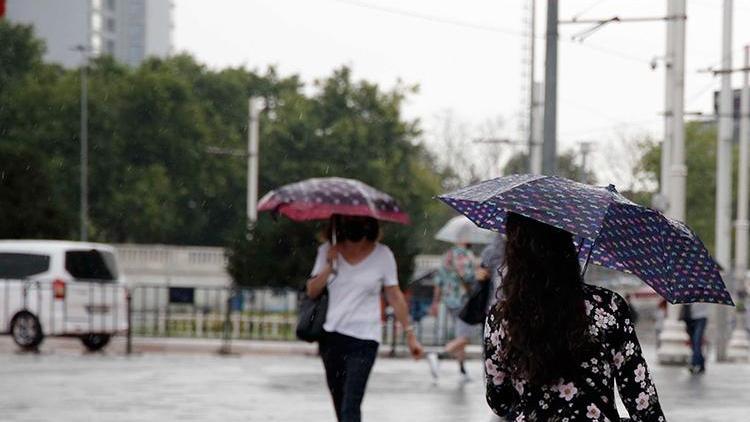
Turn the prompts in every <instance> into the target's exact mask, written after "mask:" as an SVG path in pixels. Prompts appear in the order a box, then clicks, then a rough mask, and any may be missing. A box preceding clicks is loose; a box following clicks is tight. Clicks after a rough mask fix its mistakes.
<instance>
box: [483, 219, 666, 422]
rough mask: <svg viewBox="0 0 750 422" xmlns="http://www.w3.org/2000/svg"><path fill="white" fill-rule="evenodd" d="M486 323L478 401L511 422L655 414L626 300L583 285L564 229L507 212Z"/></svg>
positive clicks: (657, 417) (660, 417)
mask: <svg viewBox="0 0 750 422" xmlns="http://www.w3.org/2000/svg"><path fill="white" fill-rule="evenodd" d="M506 235H507V243H506V249H505V262H504V268H503V279H502V285H501V299H500V301H499V302H498V303H497V304H496V305H495V306H494V307H493V308H492V310H491V311H490V314H489V316H488V318H487V326H486V328H485V373H486V381H487V402H488V403H489V405H490V407H491V408H492V410H493V411H494V412H495V413H497V414H498V415H500V416H502V417H505V418H506V419H508V420H510V421H545V422H550V421H602V422H603V421H619V420H620V416H619V414H618V412H617V407H616V405H615V392H614V389H615V383H617V386H618V388H619V393H620V397H621V398H622V401H623V403H624V404H625V407H626V408H627V410H628V412H629V413H630V417H631V418H632V420H633V421H649V422H651V421H664V420H665V418H664V414H663V413H662V410H661V406H660V404H659V398H658V396H657V394H656V388H655V387H654V384H653V382H652V380H651V376H650V375H649V372H648V366H647V364H646V361H645V360H644V358H643V355H642V353H641V347H640V344H639V342H638V338H637V337H636V334H635V330H634V328H633V318H632V316H631V313H630V309H629V307H628V304H627V302H626V301H625V299H623V298H622V297H621V296H620V295H618V294H616V293H614V292H612V291H610V290H607V289H604V288H600V287H594V286H589V285H587V284H584V283H583V276H582V274H581V268H580V264H579V261H578V254H577V251H576V248H575V245H574V243H573V235H572V234H570V233H569V232H566V231H564V230H560V229H558V228H555V227H552V226H550V225H547V224H544V223H541V222H538V221H536V220H532V219H530V218H527V217H524V216H521V215H518V214H513V213H509V214H508V218H507V222H506Z"/></svg>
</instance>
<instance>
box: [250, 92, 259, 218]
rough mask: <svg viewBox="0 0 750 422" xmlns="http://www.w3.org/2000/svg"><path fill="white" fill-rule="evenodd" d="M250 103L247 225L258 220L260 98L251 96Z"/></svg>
mask: <svg viewBox="0 0 750 422" xmlns="http://www.w3.org/2000/svg"><path fill="white" fill-rule="evenodd" d="M247 103H248V128H247V225H248V228H250V227H252V226H254V225H255V222H256V221H258V137H259V122H258V119H259V118H260V107H258V104H257V103H258V99H257V98H254V97H250V98H249V99H248V100H247Z"/></svg>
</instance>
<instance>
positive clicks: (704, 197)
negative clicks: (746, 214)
mask: <svg viewBox="0 0 750 422" xmlns="http://www.w3.org/2000/svg"><path fill="white" fill-rule="evenodd" d="M716 139H717V136H716V125H715V124H709V123H703V122H689V123H688V124H686V125H685V160H686V164H687V168H688V174H687V192H686V196H687V201H686V210H685V211H686V219H687V224H688V225H689V226H690V227H691V228H692V229H693V230H694V231H695V232H696V233H697V234H698V236H700V238H701V239H702V240H703V242H704V243H705V244H706V247H708V249H709V250H710V251H713V250H714V239H715V236H714V229H715V219H716V211H715V207H714V205H715V204H716ZM735 148H736V147H735ZM736 152H737V151H735V152H734V153H733V157H735V161H736V157H737V153H736ZM660 160H661V151H660V145H659V144H653V145H651V147H650V148H649V149H648V150H646V151H645V153H644V155H643V158H642V160H641V165H642V168H643V170H644V171H645V172H646V174H648V175H649V177H650V178H651V179H652V180H654V181H658V180H659V174H660V172H661V161H660ZM732 169H733V175H732V180H737V179H736V172H737V163H736V162H735V163H734V164H733V166H732ZM732 196H733V198H735V197H736V189H733V192H732ZM732 202H733V203H736V198H735V199H733V201H732ZM732 209H734V207H732Z"/></svg>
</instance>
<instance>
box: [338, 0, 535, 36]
mask: <svg viewBox="0 0 750 422" xmlns="http://www.w3.org/2000/svg"><path fill="white" fill-rule="evenodd" d="M333 1H335V2H338V3H343V4H347V5H350V6H355V7H361V8H363V9H370V10H375V11H378V12H383V13H389V14H392V15H398V16H405V17H410V18H414V19H420V20H424V21H427V22H432V23H441V24H446V25H453V26H458V27H463V28H470V29H476V30H479V31H489V32H497V33H500V34H506V35H512V36H517V37H525V36H526V34H524V33H523V31H519V30H515V29H509V28H502V27H499V26H493V25H484V24H478V23H473V22H468V21H462V20H457V19H450V18H446V17H443V16H437V15H428V14H425V13H420V12H414V11H411V10H405V9H399V8H395V7H386V6H378V5H375V4H372V3H367V2H364V1H359V0H333Z"/></svg>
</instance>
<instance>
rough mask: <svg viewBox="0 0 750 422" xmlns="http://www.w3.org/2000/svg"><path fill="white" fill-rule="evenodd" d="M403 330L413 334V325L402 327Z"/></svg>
mask: <svg viewBox="0 0 750 422" xmlns="http://www.w3.org/2000/svg"><path fill="white" fill-rule="evenodd" d="M404 331H405V332H407V333H412V334H414V326H413V325H409V326H407V327H406V328H404Z"/></svg>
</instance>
